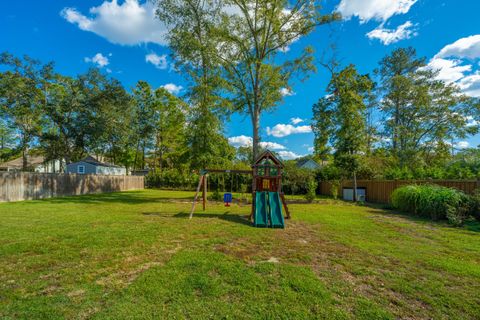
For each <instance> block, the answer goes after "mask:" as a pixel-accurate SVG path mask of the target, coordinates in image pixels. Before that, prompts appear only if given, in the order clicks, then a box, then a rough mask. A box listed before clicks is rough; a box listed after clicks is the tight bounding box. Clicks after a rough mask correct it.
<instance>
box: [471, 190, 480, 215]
mask: <svg viewBox="0 0 480 320" xmlns="http://www.w3.org/2000/svg"><path fill="white" fill-rule="evenodd" d="M470 214H471V215H472V216H473V217H474V218H475V219H477V220H478V221H480V189H476V190H475V191H474V192H473V194H472V195H471V196H470Z"/></svg>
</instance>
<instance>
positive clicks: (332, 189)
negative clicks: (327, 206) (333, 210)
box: [330, 180, 340, 200]
mask: <svg viewBox="0 0 480 320" xmlns="http://www.w3.org/2000/svg"><path fill="white" fill-rule="evenodd" d="M330 185H331V187H330V192H331V193H332V197H333V199H335V200H337V199H338V189H339V188H340V181H338V180H333V181H330Z"/></svg>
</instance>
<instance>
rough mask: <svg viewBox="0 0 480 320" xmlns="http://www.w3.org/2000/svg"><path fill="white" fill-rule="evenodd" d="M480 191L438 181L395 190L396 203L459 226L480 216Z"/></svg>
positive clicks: (394, 204)
mask: <svg viewBox="0 0 480 320" xmlns="http://www.w3.org/2000/svg"><path fill="white" fill-rule="evenodd" d="M479 195H480V194H479V193H476V194H475V195H473V196H469V195H467V194H465V193H463V192H462V191H459V190H457V189H453V188H446V187H441V186H437V185H408V186H403V187H400V188H398V189H396V190H395V191H394V192H393V194H392V205H393V207H394V208H396V209H399V210H401V211H404V212H407V213H410V214H413V215H416V216H420V217H426V218H430V219H432V220H441V219H446V220H448V221H449V222H450V223H451V224H453V225H457V226H458V225H462V224H463V222H464V221H465V220H466V219H468V218H470V217H471V216H475V217H476V218H477V219H478V218H479V208H480V196H479Z"/></svg>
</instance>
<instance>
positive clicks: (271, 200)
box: [253, 191, 285, 228]
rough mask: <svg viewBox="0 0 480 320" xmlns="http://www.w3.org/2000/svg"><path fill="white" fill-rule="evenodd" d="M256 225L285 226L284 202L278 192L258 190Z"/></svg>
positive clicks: (256, 197) (254, 222)
mask: <svg viewBox="0 0 480 320" xmlns="http://www.w3.org/2000/svg"><path fill="white" fill-rule="evenodd" d="M253 218H254V220H253V224H254V225H255V227H271V228H284V227H285V221H284V220H283V213H282V203H281V202H280V195H279V194H278V192H261V191H257V192H256V196H255V215H254V217H253Z"/></svg>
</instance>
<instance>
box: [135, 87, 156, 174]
mask: <svg viewBox="0 0 480 320" xmlns="http://www.w3.org/2000/svg"><path fill="white" fill-rule="evenodd" d="M133 99H134V104H135V109H134V110H135V112H134V125H133V128H134V130H133V132H132V137H133V141H134V144H135V159H134V162H133V163H134V165H133V167H134V169H136V168H139V167H140V168H141V169H144V168H145V152H146V149H147V148H151V147H152V146H153V135H154V132H155V121H154V115H155V96H154V92H153V90H152V88H151V87H150V85H149V84H148V83H147V82H145V81H138V82H137V85H136V86H135V88H134V89H133ZM140 150H141V155H142V158H141V162H140V163H141V165H140V166H137V164H138V162H139V161H138V160H139V159H138V153H139V151H140Z"/></svg>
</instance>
